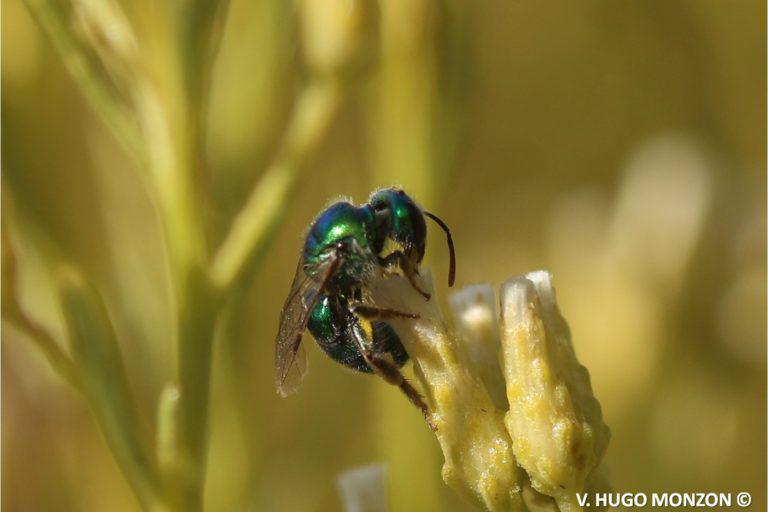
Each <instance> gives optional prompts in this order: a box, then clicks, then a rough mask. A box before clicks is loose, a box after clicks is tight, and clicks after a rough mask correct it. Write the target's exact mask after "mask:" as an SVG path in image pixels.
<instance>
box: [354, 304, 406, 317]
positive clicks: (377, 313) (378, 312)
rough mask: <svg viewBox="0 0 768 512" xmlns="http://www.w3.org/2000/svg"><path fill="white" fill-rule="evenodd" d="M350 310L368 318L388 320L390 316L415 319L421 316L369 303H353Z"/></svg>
mask: <svg viewBox="0 0 768 512" xmlns="http://www.w3.org/2000/svg"><path fill="white" fill-rule="evenodd" d="M350 310H351V311H352V313H354V314H356V315H360V316H361V317H363V318H365V319H367V320H388V319H390V318H410V319H413V320H415V319H417V318H419V315H418V314H416V313H405V312H403V311H397V310H395V309H386V308H377V307H376V306H369V305H367V304H353V305H352V306H350Z"/></svg>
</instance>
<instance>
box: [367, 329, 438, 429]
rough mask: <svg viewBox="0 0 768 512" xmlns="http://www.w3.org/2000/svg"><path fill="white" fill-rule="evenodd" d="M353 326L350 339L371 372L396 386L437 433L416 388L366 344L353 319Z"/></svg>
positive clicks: (394, 366)
mask: <svg viewBox="0 0 768 512" xmlns="http://www.w3.org/2000/svg"><path fill="white" fill-rule="evenodd" d="M354 322H355V325H354V327H353V328H352V338H353V339H354V340H355V344H356V345H357V349H358V350H359V351H360V354H361V355H362V356H363V359H365V362H366V363H367V364H368V366H369V367H370V368H371V369H372V370H373V372H374V373H375V374H376V375H378V376H379V377H381V378H382V379H384V380H385V381H387V382H388V383H389V384H392V385H393V386H397V387H398V388H400V390H401V391H402V392H403V393H404V394H405V396H406V397H407V398H408V400H409V401H410V402H411V403H412V404H413V405H415V406H416V407H417V408H418V409H419V410H420V411H421V414H423V415H424V419H425V420H426V421H427V425H428V426H429V428H430V429H431V430H432V431H437V426H436V425H435V424H434V423H433V422H432V414H431V413H430V412H429V407H427V404H426V403H424V399H423V398H422V397H421V395H420V394H419V392H418V391H416V388H414V387H413V385H411V383H410V382H408V380H407V379H406V378H405V376H403V374H402V373H400V369H399V368H398V367H397V366H396V365H395V364H393V363H392V362H391V361H390V360H388V359H386V358H385V357H382V356H381V354H378V353H377V352H376V350H375V349H374V348H373V347H371V344H369V343H366V341H365V335H364V334H363V332H362V329H361V328H360V324H359V322H358V321H357V320H356V319H355V320H354Z"/></svg>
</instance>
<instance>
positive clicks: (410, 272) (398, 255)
mask: <svg viewBox="0 0 768 512" xmlns="http://www.w3.org/2000/svg"><path fill="white" fill-rule="evenodd" d="M380 263H381V264H382V265H383V266H385V267H387V268H389V267H392V266H395V265H397V264H399V267H400V269H402V271H403V274H405V277H406V278H407V279H408V282H409V283H411V286H413V289H414V290H416V291H417V292H419V293H420V294H421V295H422V296H423V297H424V298H425V299H427V300H429V299H430V295H429V294H428V293H427V292H425V291H424V290H422V289H421V288H420V287H419V285H418V283H416V276H417V275H419V274H418V272H417V270H416V268H415V266H414V265H413V263H411V260H410V259H409V258H408V256H406V255H405V253H404V252H403V251H393V252H391V253H390V254H388V255H387V256H385V257H384V258H380Z"/></svg>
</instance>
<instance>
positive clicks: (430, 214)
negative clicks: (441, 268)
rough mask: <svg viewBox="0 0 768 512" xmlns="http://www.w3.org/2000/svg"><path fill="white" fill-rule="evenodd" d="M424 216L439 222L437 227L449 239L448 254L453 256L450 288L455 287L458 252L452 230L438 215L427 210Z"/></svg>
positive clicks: (449, 273) (449, 277) (449, 272)
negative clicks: (454, 245)
mask: <svg viewBox="0 0 768 512" xmlns="http://www.w3.org/2000/svg"><path fill="white" fill-rule="evenodd" d="M424 215H426V216H427V217H429V218H430V219H432V220H433V221H435V222H437V225H438V226H440V227H441V228H443V231H445V235H446V236H447V237H448V252H449V253H450V256H451V262H450V265H449V267H448V286H453V282H454V281H455V280H456V252H455V251H454V250H453V237H452V236H451V230H450V229H448V226H447V225H446V224H445V222H443V221H442V220H440V217H438V216H437V215H435V214H433V213H429V212H428V211H426V210H424Z"/></svg>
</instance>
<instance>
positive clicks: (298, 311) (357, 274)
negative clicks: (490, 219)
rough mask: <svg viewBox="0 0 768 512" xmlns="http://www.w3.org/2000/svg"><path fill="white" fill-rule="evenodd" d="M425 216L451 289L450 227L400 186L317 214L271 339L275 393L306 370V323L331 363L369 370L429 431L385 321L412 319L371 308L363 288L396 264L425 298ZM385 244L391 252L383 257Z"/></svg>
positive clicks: (288, 389) (287, 389)
mask: <svg viewBox="0 0 768 512" xmlns="http://www.w3.org/2000/svg"><path fill="white" fill-rule="evenodd" d="M425 215H426V216H427V217H429V218H431V219H433V220H434V221H435V222H436V223H437V224H438V225H439V226H440V227H441V228H442V229H443V230H444V231H445V233H446V236H447V238H448V249H449V252H450V267H449V274H448V284H449V286H452V285H453V282H454V278H455V274H456V260H455V254H454V248H453V239H452V238H451V233H450V230H449V229H448V227H447V226H446V225H445V223H444V222H443V221H442V220H440V219H439V218H438V217H436V216H435V215H433V214H431V213H429V212H427V211H424V210H422V209H421V208H419V207H418V206H417V205H416V203H415V202H414V201H413V200H412V199H411V198H410V197H408V195H407V194H406V193H405V192H403V191H402V190H399V189H394V188H389V189H383V190H379V191H377V192H375V193H374V194H373V195H372V196H371V198H370V200H369V202H368V203H366V204H364V205H362V206H355V205H353V204H351V203H349V202H346V201H343V202H338V203H334V204H332V205H331V206H329V207H328V208H326V209H325V210H324V211H323V212H322V213H320V215H319V216H318V217H317V219H316V220H315V222H314V224H312V226H311V228H310V230H309V233H308V234H307V237H306V241H305V243H304V250H303V252H302V255H301V258H300V259H299V266H298V269H297V270H296V275H295V277H294V280H293V285H292V286H291V291H290V293H289V294H288V298H287V299H286V301H285V305H284V306H283V310H282V314H281V318H280V329H279V331H278V334H277V338H276V340H275V370H276V375H275V385H276V387H277V391H278V393H279V394H280V395H282V396H287V395H288V394H290V393H292V392H293V391H295V390H296V388H297V387H298V385H299V383H300V382H301V380H302V378H303V377H304V375H305V374H306V371H307V370H306V368H307V364H306V357H305V355H304V352H303V349H302V346H301V338H302V335H303V334H304V330H305V329H306V328H309V330H310V332H311V333H312V335H313V336H314V338H315V340H316V341H317V343H318V345H320V348H322V349H323V351H324V352H325V353H326V354H327V355H328V356H330V357H331V358H332V359H334V360H335V361H337V362H339V363H341V364H343V365H344V366H347V367H348V368H352V369H353V370H357V371H360V372H365V373H376V374H378V375H380V376H381V377H383V378H384V380H386V381H387V382H389V383H390V384H393V385H395V386H398V387H399V388H400V389H401V390H402V391H403V392H404V393H405V395H406V396H407V397H408V399H409V400H410V401H411V402H412V403H413V404H414V405H416V407H418V408H419V409H420V410H421V411H422V413H423V414H424V416H425V417H426V418H427V422H428V423H429V425H430V427H432V428H434V427H433V425H432V423H431V422H430V421H429V410H428V408H427V406H426V404H425V403H424V401H423V400H422V399H421V396H419V394H418V392H417V391H416V390H415V389H414V388H413V386H411V384H410V383H409V382H408V381H407V380H406V379H405V378H404V377H403V375H402V374H401V373H400V370H399V368H400V367H401V366H402V365H403V364H405V362H406V361H407V360H408V354H407V353H406V351H405V348H403V345H402V343H401V342H400V338H398V336H397V334H396V333H395V331H394V329H393V328H392V327H391V326H390V325H389V324H388V323H386V320H387V319H392V318H418V316H417V315H414V314H410V313H406V312H401V311H394V310H391V309H383V308H379V307H376V306H375V305H374V304H372V303H371V301H370V299H369V298H368V297H367V293H366V287H367V284H368V283H369V281H370V279H371V278H372V277H373V276H375V275H376V274H380V273H382V272H391V271H393V270H395V269H399V270H400V271H401V272H402V273H403V274H404V275H405V277H406V278H407V279H408V281H409V282H410V283H411V286H413V287H414V288H415V289H416V290H417V291H418V292H419V293H421V294H422V295H423V296H424V297H425V299H427V300H429V298H430V296H429V294H427V293H426V292H424V291H423V290H421V289H420V288H419V286H418V284H417V283H416V280H415V276H416V275H418V268H419V264H420V263H421V261H422V259H423V258H424V252H425V250H426V235H427V228H426V223H425V221H424V216H425ZM392 245H394V247H395V249H394V250H392V251H391V252H389V253H387V254H385V251H386V250H387V249H388V248H389V247H390V246H392Z"/></svg>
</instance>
